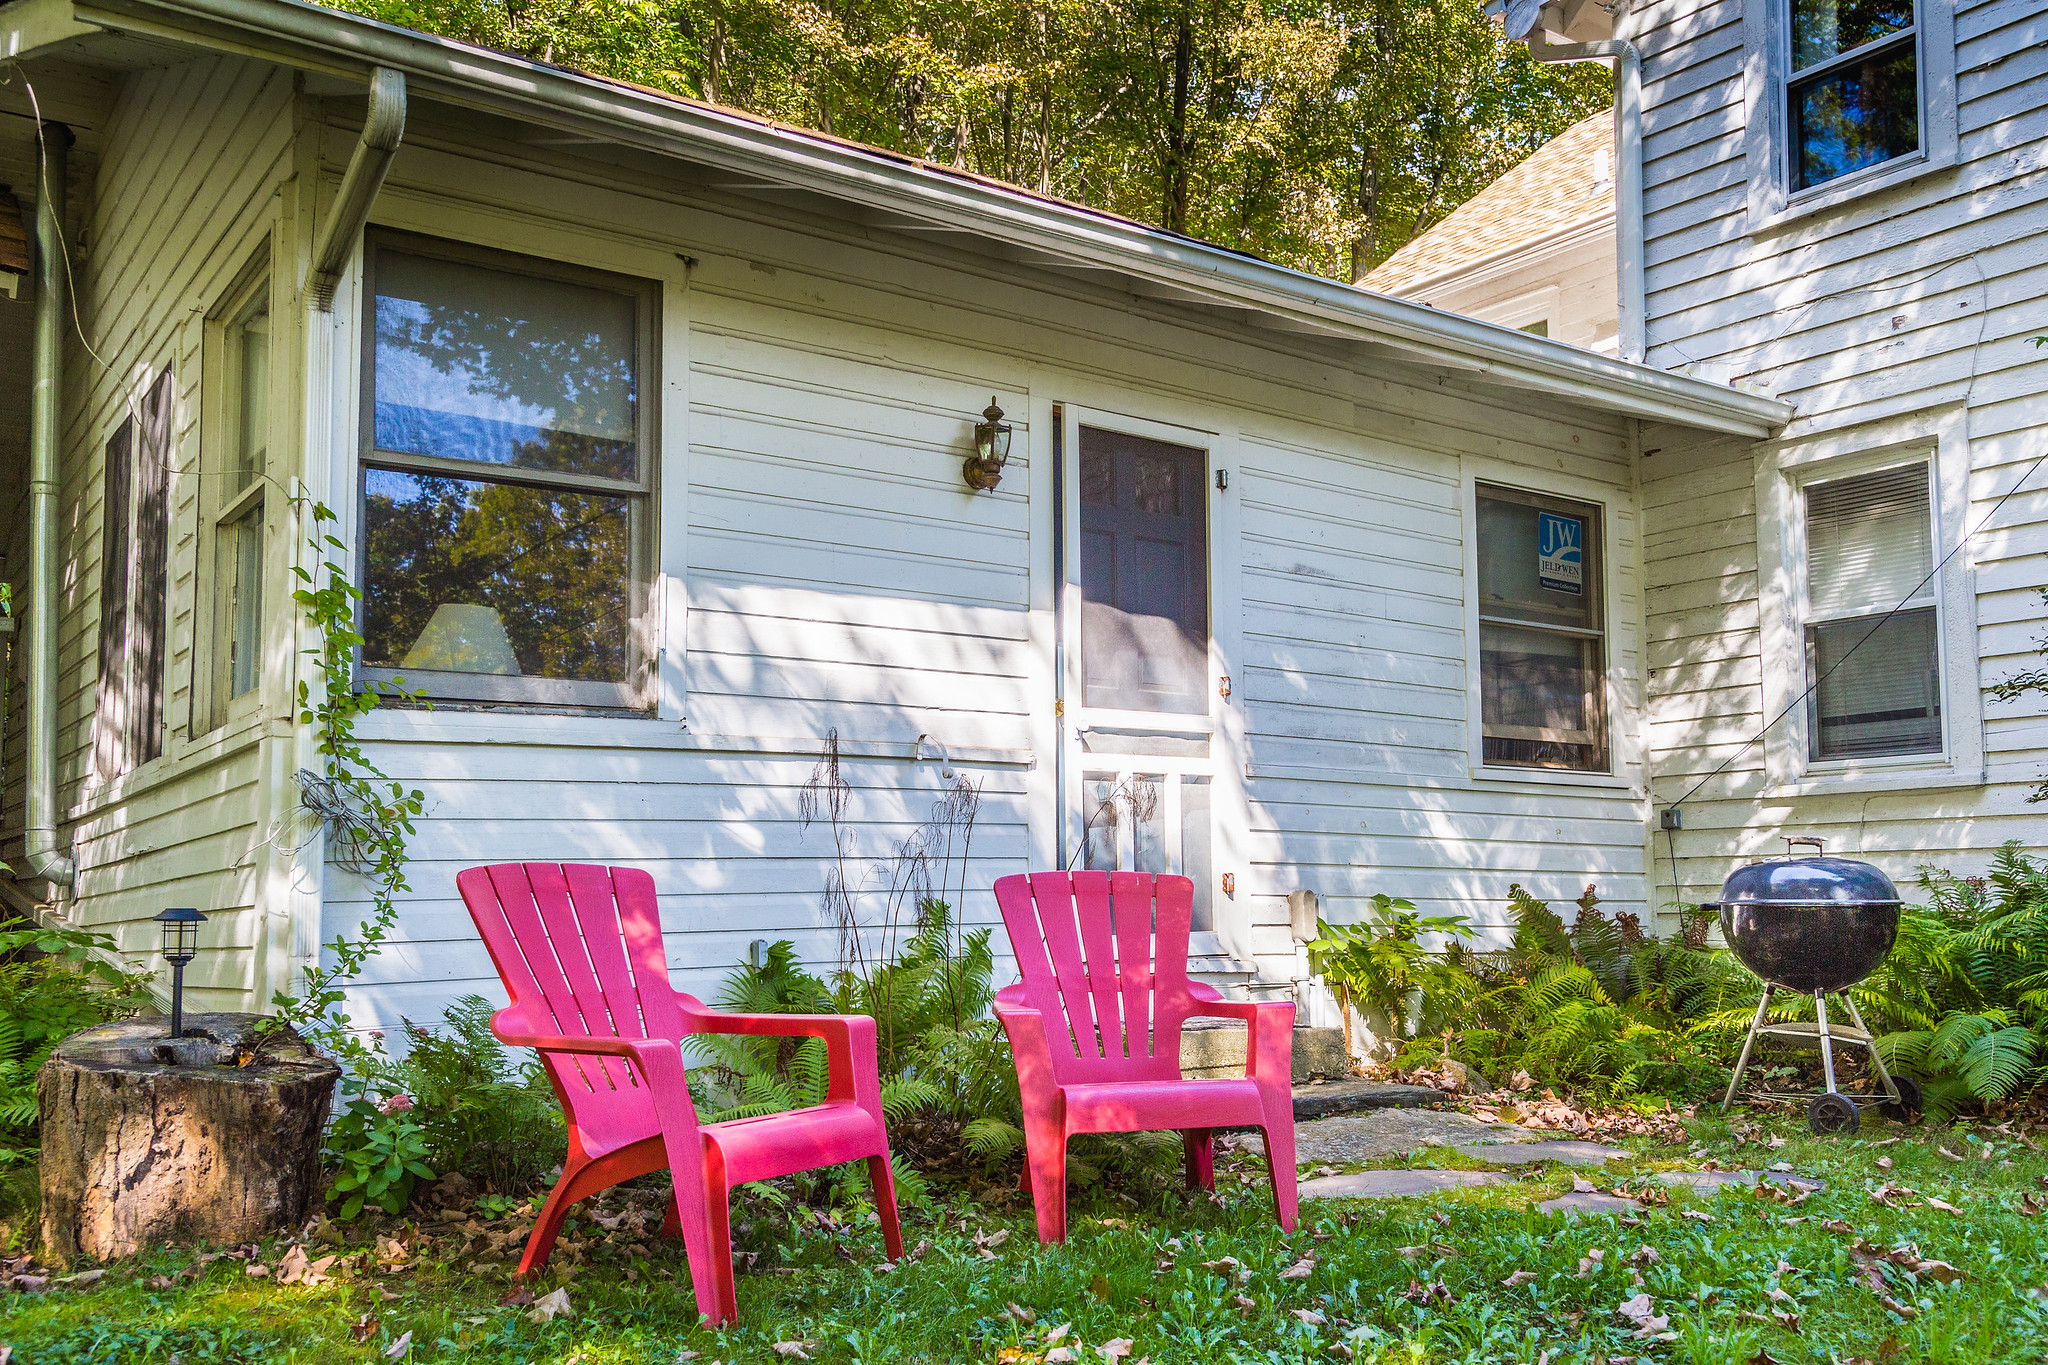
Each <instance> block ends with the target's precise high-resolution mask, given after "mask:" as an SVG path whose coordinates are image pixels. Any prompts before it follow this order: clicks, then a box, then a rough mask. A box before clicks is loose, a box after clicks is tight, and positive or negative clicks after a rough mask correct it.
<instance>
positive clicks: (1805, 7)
mask: <svg viewBox="0 0 2048 1365" xmlns="http://www.w3.org/2000/svg"><path fill="white" fill-rule="evenodd" d="M1912 25H1913V0H1792V69H1793V70H1794V71H1804V70H1805V69H1806V68H1807V67H1809V66H1813V65H1815V64H1817V63H1820V62H1824V61H1826V60H1827V59H1828V58H1830V57H1835V56H1839V55H1841V54H1842V53H1844V52H1854V51H1855V50H1856V49H1857V48H1859V47H1862V46H1863V45H1864V44H1865V43H1871V42H1876V41H1877V40H1878V39H1879V38H1882V37H1884V36H1885V35H1886V34H1887V33H1897V32H1898V31H1899V30H1900V29H1903V28H1911V27H1912Z"/></svg>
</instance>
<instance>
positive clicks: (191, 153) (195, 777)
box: [10, 59, 292, 1008]
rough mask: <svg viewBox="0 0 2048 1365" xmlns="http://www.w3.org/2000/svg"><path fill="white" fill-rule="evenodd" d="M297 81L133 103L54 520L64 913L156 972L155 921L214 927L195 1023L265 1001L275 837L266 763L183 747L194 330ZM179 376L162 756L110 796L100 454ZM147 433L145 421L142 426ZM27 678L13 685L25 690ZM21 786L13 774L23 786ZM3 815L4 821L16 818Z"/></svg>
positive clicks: (260, 75) (123, 109)
mask: <svg viewBox="0 0 2048 1365" xmlns="http://www.w3.org/2000/svg"><path fill="white" fill-rule="evenodd" d="M291 90H292V82H291V78H290V77H289V76H288V75H287V74H285V73H282V72H279V71H276V70H274V69H271V68H269V67H265V66H261V65H257V64H253V63H246V62H239V61H234V60H213V59H207V60H200V61H195V62H190V63H186V64H183V65H178V66H172V67H167V68H163V69H159V70H152V71H148V72H144V73H139V74H137V75H135V76H133V77H131V78H130V79H129V80H128V81H127V82H126V83H125V84H124V86H123V87H122V90H121V93H120V96H119V98H118V100H117V101H116V102H115V104H114V105H113V107H112V109H111V111H110V113H109V117H108V121H107V123H106V125H105V129H104V142H103V152H102V156H101V161H100V164H99V166H98V168H97V174H96V175H95V176H94V177H93V179H92V181H91V186H92V188H91V199H90V204H91V208H90V217H89V220H88V221H89V228H88V231H87V236H86V244H85V250H84V252H83V253H82V258H81V259H80V260H79V262H78V278H77V290H78V301H79V306H80V314H81V316H80V329H81V330H82V331H83V332H84V334H85V335H86V336H87V337H89V338H90V339H91V346H92V350H93V351H94V352H97V356H95V355H93V354H90V353H88V352H87V351H85V350H84V349H82V348H81V347H80V346H78V345H76V344H73V345H70V346H69V347H68V348H67V350H66V354H65V364H66V366H67V367H68V373H67V376H66V403H67V409H68V414H67V420H66V422H65V424H64V430H63V442H64V445H63V451H62V459H63V462H64V466H63V467H64V479H63V488H62V492H61V495H60V501H59V511H58V516H59V519H60V525H61V527H62V530H61V531H60V536H61V537H62V545H61V547H60V555H61V556H62V557H63V559H64V561H65V562H66V563H67V565H69V566H70V567H71V569H72V570H73V571H72V572H71V573H69V574H68V575H67V577H66V580H65V582H64V583H63V585H62V586H61V588H60V594H59V605H60V608H61V610H62V612H63V620H62V623H61V626H60V629H59V641H58V679H59V682H58V685H59V695H58V707H59V710H58V747H59V755H58V760H59V764H58V775H59V782H60V791H59V805H60V809H61V812H62V818H63V819H64V821H65V822H66V824H67V828H68V830H69V832H70V834H71V837H72V839H73V841H74V847H73V852H74V853H75V855H76V857H77V861H78V867H79V872H78V879H77V883H76V887H75V891H74V894H75V897H76V899H75V901H73V902H71V903H70V904H69V905H67V906H66V913H67V914H69V915H71V916H72V917H73V918H74V919H75V920H77V921H78V922H79V923H81V924H83V925H85V926H86V927H89V928H92V929H97V930H101V931H103V932H107V933H110V934H112V935H113V936H114V937H115V938H116V939H117V941H118V942H119V943H120V945H121V946H122V948H123V949H124V950H126V951H128V952H130V953H133V954H138V955H141V954H146V955H148V960H149V961H151V962H154V960H155V959H154V953H155V949H156V943H157V934H156V926H155V925H153V924H150V923H148V920H149V919H150V917H152V916H154V915H155V914H157V913H158V912H159V911H161V910H163V909H164V908H166V907H167V906H171V905H193V906H197V907H198V908H200V909H202V910H205V911H206V912H207V913H208V914H209V915H211V916H212V922H211V923H209V925H208V926H207V929H206V949H207V951H206V952H205V953H203V954H202V955H201V956H200V958H199V959H198V960H197V961H196V962H195V964H194V965H193V968H192V969H191V972H190V974H189V975H188V979H187V989H188V991H189V992H190V993H191V995H192V1001H191V1003H192V1004H193V1005H194V1006H195V1007H202V1008H218V1007H244V1006H247V1005H249V1004H251V1003H252V997H253V996H254V995H255V994H256V993H258V992H260V991H261V990H262V989H263V987H264V986H265V984H266V978H265V977H264V976H263V971H264V967H263V964H261V963H259V961H258V960H257V959H258V955H259V954H258V949H259V946H260V945H261V944H262V943H263V942H264V940H263V938H262V935H261V932H260V928H259V924H258V921H257V916H256V914H255V905H256V892H257V873H256V865H257V858H258V854H259V846H260V844H261V841H262V839H263V829H262V825H263V820H262V818H261V801H260V795H259V780H258V779H259V772H260V770H259V764H258V752H259V751H258V749H257V748H256V747H255V746H254V744H253V742H244V743H242V744H240V745H239V746H238V747H236V746H214V747H210V748H209V747H207V746H203V745H202V746H195V745H194V744H193V743H192V742H191V741H192V737H191V736H190V734H189V733H188V732H187V728H186V727H187V720H188V716H189V713H190V704H191V701H190V696H189V692H190V686H191V679H192V669H193V648H194V644H195V638H194V631H195V619H194V609H195V592H196V588H195V582H194V575H195V571H196V557H197V556H196V548H195V532H196V527H197V517H198V501H197V500H198V496H199V487H200V479H199V477H198V476H197V473H196V469H197V466H198V461H199V436H198V422H199V397H198V388H197V381H198V377H199V349H200V344H201V337H202V334H203V331H204V328H203V325H202V323H201V321H200V319H201V316H202V315H203V313H204V311H205V310H206V309H207V308H208V307H209V306H210V305H211V304H212V303H213V301H214V300H215V298H216V297H217V295H218V293H219V292H220V291H221V290H223V289H225V288H226V287H227V286H228V284H229V283H230V282H231V281H232V279H233V277H234V275H235V273H236V272H237V271H238V270H239V269H240V268H241V265H242V263H243V261H244V260H245V259H246V252H247V249H248V247H249V244H251V243H253V242H256V241H260V240H261V236H260V234H261V233H262V231H263V224H264V223H265V222H266V221H267V217H268V215H269V214H270V212H271V211H272V210H271V205H272V201H273V198H274V196H275V194H276V190H277V186H278V184H279V182H280V181H281V180H282V179H283V178H284V176H285V175H286V174H287V172H288V170H289V154H290V146H291V135H292V120H291V116H290V114H291ZM166 366H168V367H169V368H170V370H171V372H172V374H173V376H174V379H175V384H174V386H173V403H174V416H173V419H172V428H171V430H172V443H171V460H172V476H171V480H170V489H169V497H170V554H169V583H168V584H167V585H166V584H163V583H154V584H141V585H138V590H139V591H153V592H165V591H167V592H168V595H169V607H168V612H167V617H166V645H167V648H166V658H167V663H166V667H165V676H164V678H163V686H164V716H165V729H166V743H165V748H164V756H163V757H161V758H159V759H157V760H155V761H153V762H151V763H148V764H144V765H142V766H141V767H139V768H136V769H133V770H132V771H130V772H128V773H127V774H125V775H123V776H122V777H119V778H117V779H115V780H114V781H113V782H112V783H108V784H100V783H97V782H95V781H94V779H93V778H92V777H91V776H90V773H91V768H92V753H93V736H92V727H93V716H94V709H95V697H96V692H97V678H96V674H97V669H98V624H99V610H100V609H99V602H98V600H97V598H98V590H99V584H100V581H101V576H100V561H101V557H102V555H103V554H105V553H106V552H107V547H106V546H104V545H102V544H101V539H102V514H101V509H100V497H101V491H102V488H103V486H104V479H105V473H106V471H105V468H104V464H105V459H104V456H105V448H106V443H107V440H108V438H109V437H110V436H111V435H112V434H113V432H114V431H115V430H116V428H118V427H119V426H120V424H121V423H122V421H123V420H125V419H126V418H127V417H128V416H129V414H130V412H131V409H139V405H140V403H141V401H142V398H143V394H144V393H145V392H146V391H147V388H148V386H149V384H150V383H151V382H153V381H154V380H155V378H156V376H158V375H159V374H160V373H161V372H162V371H163V369H164V368H165V367H166ZM137 426H138V434H139V427H140V421H139V420H138V423H137ZM18 681H19V679H18ZM11 771H19V770H18V769H11ZM10 813H11V812H10Z"/></svg>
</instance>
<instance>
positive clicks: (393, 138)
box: [306, 66, 405, 313]
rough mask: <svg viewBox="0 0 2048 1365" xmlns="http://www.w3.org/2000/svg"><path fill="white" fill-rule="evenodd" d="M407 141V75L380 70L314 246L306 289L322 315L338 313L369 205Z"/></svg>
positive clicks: (375, 76)
mask: <svg viewBox="0 0 2048 1365" xmlns="http://www.w3.org/2000/svg"><path fill="white" fill-rule="evenodd" d="M404 137H405V75H404V73H402V72H398V71H393V70H392V69H391V68H389V67H384V66H380V67H378V68H377V69H376V70H375V71H374V72H372V73H371V75H370V103H369V107H368V108H367V109H365V110H364V112H363V131H362V135H361V136H360V137H358V138H357V139H356V149H355V151H354V153H352V154H351V155H350V157H349V159H348V169H347V170H345V171H343V172H342V175H341V187H340V188H339V189H338V190H336V191H335V195H334V203H333V205H332V206H331V207H330V208H329V209H328V210H327V221H326V222H325V223H322V224H321V225H320V235H319V237H318V238H317V239H316V240H315V241H314V243H313V267H312V270H311V272H310V273H309V275H308V278H307V282H306V284H307V290H308V292H309V293H310V294H311V295H312V299H313V306H314V307H315V308H317V309H319V310H320V311H321V312H323V313H326V312H332V311H333V309H334V290H335V286H336V285H338V284H340V283H341V272H342V271H343V270H344V269H346V268H347V266H348V261H349V257H350V256H352V255H354V254H355V249H356V242H357V240H358V239H359V238H361V236H362V235H363V224H364V223H366V222H367V221H369V217H370V205H371V204H373V203H375V202H376V199H377V191H378V190H380V189H382V188H384V177H385V176H386V175H388V174H389V173H390V171H391V162H392V159H393V158H395V157H396V156H397V155H398V144H399V142H400V140H401V139H403V138H404Z"/></svg>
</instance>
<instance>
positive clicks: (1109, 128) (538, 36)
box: [338, 0, 1612, 280]
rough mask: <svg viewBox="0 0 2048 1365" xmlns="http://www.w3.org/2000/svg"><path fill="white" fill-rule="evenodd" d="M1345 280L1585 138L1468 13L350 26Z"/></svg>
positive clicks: (870, 10) (612, 4) (850, 3)
mask: <svg viewBox="0 0 2048 1365" xmlns="http://www.w3.org/2000/svg"><path fill="white" fill-rule="evenodd" d="M338 3H339V4H340V7H342V8H346V9H351V10H354V11H356V12H358V13H362V14H366V15H369V16H371V17H374V18H378V19H383V20H387V21H389V22H392V23H397V24H403V25H405V26H407V27H409V28H417V29H423V30H426V31H428V32H431V33H439V34H444V35H446V36H449V37H454V38H460V39H463V40H466V41H469V42H474V43H478V44H482V45H484V46H487V47H492V48H497V49H500V50H503V51H509V52H516V53H519V54H521V55H523V56H527V57H532V58H537V59H540V60H542V61H549V62H556V63H560V64H562V65H565V66H571V67H575V68H577V69H579V70H583V71H588V72H591V73H593V74H596V75H602V76H610V77H616V78H620V79H623V80H629V81H634V82H636V83H639V84H642V85H647V86H652V87H654V88H656V89H660V90H666V91H671V92H674V93H677V94H683V95H689V96H692V97H694V98H698V99H703V100H709V101H712V102H714V103H718V104H724V105H730V106H732V107H735V108H739V109H744V110H748V111H750V112H753V113H757V114H762V115H766V116H769V117H772V118H776V119H781V120H784V121H787V122H791V123H796V124H801V125H805V126H808V127H812V128H816V129H819V130H821V131H824V132H828V133H833V134H837V135H839V136H841V137H847V138H853V139H856V140H858V141H861V142H867V143H872V144H874V145H876V146H880V147H886V148H889V149H891V150H894V151H899V152H905V153H909V154H911V155H915V156H920V157H924V158H926V159H928V160H932V161H936V162H940V163H944V164H948V165H953V166H958V167H961V168H963V169H966V170H971V171H975V172H978V173H980V174H984V175H989V176H993V177H996V178H997V179H1001V180H1007V181H1010V182H1012V183H1015V184H1018V185H1022V186H1024V187H1025V188H1027V189H1034V190H1038V191H1041V192H1043V193H1047V194H1053V195H1058V196H1060V197H1062V198H1065V199H1069V200H1073V201H1076V202H1078V203H1082V204H1087V205H1090V206H1092V207H1095V208H1100V209H1106V210H1109V211H1111V212H1115V213H1120V214H1123V215H1125V216H1128V217H1131V218H1135V219H1139V220H1142V221H1145V222H1150V223H1155V224H1157V225H1159V226H1161V227H1165V228H1169V229H1171V230H1173V231H1176V232H1184V233H1189V234H1191V235H1193V236H1197V237H1201V238H1204V239H1205V240H1208V241H1212V242H1217V243H1220V244H1222V245H1225V246H1230V247H1235V248H1238V249H1240V250H1244V251H1249V252H1253V253H1255V254H1257V255H1260V256H1263V257H1266V258H1267V259H1269V260H1273V261H1277V262H1280V263H1282V264H1285V265H1290V266H1294V267H1297V268H1299V269H1303V270H1308V271H1313V272H1316V273H1318V274H1323V275H1330V276H1334V277H1336V278H1339V279H1352V280H1355V279H1357V278H1359V277H1360V276H1362V275H1363V274H1364V273H1365V272H1366V271H1367V270H1368V269H1370V268H1371V267H1372V266H1373V265H1375V264H1377V263H1378V262H1379V261H1381V260H1383V259H1385V258H1386V257H1387V256H1388V255H1391V254H1392V253H1393V252H1394V250H1396V249H1397V248H1398V247H1399V246H1400V245H1401V244H1402V243H1404V242H1406V241H1408V240H1409V239H1410V238H1412V237H1413V236H1414V235H1415V234H1416V233H1418V232H1420V231H1422V230H1423V229H1424V228H1427V227H1428V226H1430V225H1431V224H1432V223H1435V222H1437V221H1439V220H1441V219H1442V218H1443V217H1444V216H1445V215H1446V214H1448V213H1449V212H1450V211H1451V210H1452V209H1453V208H1455V207H1457V205H1459V204H1460V203H1462V202H1464V201H1465V200H1466V199H1468V198H1470V197H1471V196H1472V195H1473V194H1474V193H1476V192H1477V191H1478V190H1480V189H1481V188H1483V187H1484V186H1485V185H1486V184H1487V183H1488V182H1490V181H1491V180H1493V179H1494V178H1495V177H1496V176H1498V175H1500V174H1501V172H1503V171H1505V170H1506V169H1508V167H1510V166H1512V165H1514V164H1515V163H1516V162H1517V161H1519V160H1520V159H1521V158H1523V157H1525V156H1527V155H1528V154H1529V153H1530V152H1532V151H1534V150H1535V149H1536V148H1537V147H1538V146H1540V145H1542V143H1544V142H1545V141H1547V140H1548V139H1549V138H1551V137H1554V136H1556V135H1557V134H1558V133H1560V132H1562V131H1563V130H1564V129H1565V128H1567V127H1569V126H1570V125H1571V124H1573V123H1574V122H1577V121H1578V120H1579V119H1582V118H1585V117H1586V116H1587V115H1589V114H1591V113H1593V112H1595V111H1597V110H1599V109H1601V108H1603V107H1605V106H1606V105H1607V103H1608V101H1609V99H1610V96H1611V89H1612V84H1611V79H1610V77H1609V75H1608V73H1607V72H1606V71H1605V70H1604V69H1602V68H1601V67H1599V66H1597V65H1579V66H1572V67H1550V66H1542V65H1539V64H1537V63H1535V62H1532V61H1531V60H1530V58H1529V56H1528V53H1527V52H1526V51H1525V50H1524V49H1523V48H1522V47H1521V46H1520V45H1519V44H1514V43H1509V42H1506V41H1505V40H1504V39H1503V38H1502V36H1501V34H1500V31H1499V29H1498V27H1496V26H1495V25H1494V24H1493V23H1491V22H1490V21H1489V20H1487V19H1486V18H1484V17H1483V16H1482V15H1481V13H1480V8H1479V0H1326V2H1325V3H1322V4H1307V3H1303V2H1302V0H338Z"/></svg>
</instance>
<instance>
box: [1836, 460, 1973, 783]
mask: <svg viewBox="0 0 2048 1365" xmlns="http://www.w3.org/2000/svg"><path fill="white" fill-rule="evenodd" d="M1928 490H1929V472H1928V466H1927V464H1926V463H1925V462H1923V461H1916V462H1914V463H1912V464H1904V465H1897V466H1894V467H1892V468H1889V469H1882V470H1878V471H1876V472H1875V473H1868V474H1859V475H1856V476H1854V477H1850V478H1837V479H1829V480H1827V481H1825V482H1815V483H1809V484H1807V485H1806V489H1805V494H1806V619H1805V646H1806V685H1807V688H1808V693H1807V749H1808V757H1809V758H1811V759H1814V760H1833V759H1863V758H1877V757H1889V756H1893V755H1908V754H1938V753H1940V752H1941V751H1942V718H1941V626H1940V619H1939V617H1940V606H1939V592H1938V588H1937V584H1936V582H1935V575H1934V573H1933V567H1934V539H1933V518H1932V516H1931V513H1930V500H1929V492H1928ZM1895 608H1896V609H1895Z"/></svg>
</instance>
